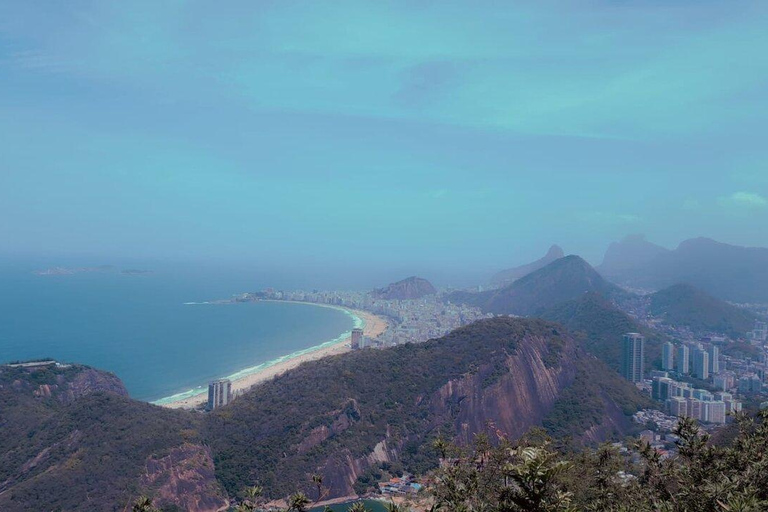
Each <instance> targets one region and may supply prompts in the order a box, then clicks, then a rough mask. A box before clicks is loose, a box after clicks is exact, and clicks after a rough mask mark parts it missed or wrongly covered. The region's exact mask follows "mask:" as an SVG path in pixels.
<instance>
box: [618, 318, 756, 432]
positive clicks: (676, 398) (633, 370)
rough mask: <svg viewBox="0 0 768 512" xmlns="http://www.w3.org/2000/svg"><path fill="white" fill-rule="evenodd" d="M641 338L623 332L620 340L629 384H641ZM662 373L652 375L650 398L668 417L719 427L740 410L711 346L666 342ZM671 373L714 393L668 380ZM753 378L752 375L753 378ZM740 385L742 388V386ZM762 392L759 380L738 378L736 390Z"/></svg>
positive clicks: (623, 368)
mask: <svg viewBox="0 0 768 512" xmlns="http://www.w3.org/2000/svg"><path fill="white" fill-rule="evenodd" d="M644 361H645V338H644V337H643V335H641V334H638V333H627V334H625V335H624V336H623V339H622V361H621V362H622V364H621V371H622V375H623V376H624V378H626V379H627V380H629V381H630V382H635V383H642V382H644V375H645V373H644V370H645V368H644ZM661 365H662V368H663V371H654V372H652V382H651V396H652V397H653V398H654V399H655V400H659V401H660V402H663V403H664V404H665V407H666V410H667V411H668V413H669V414H670V415H671V416H675V417H689V418H695V419H697V420H699V421H701V422H704V423H716V424H723V423H725V422H726V417H727V415H728V414H729V413H733V412H737V411H740V410H741V408H742V404H741V402H740V401H738V400H735V399H734V397H733V394H731V393H729V392H728V390H730V389H731V388H733V386H734V382H733V380H732V379H729V378H732V375H731V374H725V375H719V374H720V349H719V347H718V346H717V345H715V344H709V345H707V346H704V345H703V344H701V343H697V344H681V345H678V346H675V345H674V344H673V343H671V342H667V343H665V344H664V345H663V347H662V358H661ZM672 371H674V372H675V374H676V375H678V376H680V377H685V376H691V377H694V378H696V379H699V380H702V381H709V380H710V376H712V379H711V381H712V383H713V385H714V387H715V388H717V389H718V391H716V392H714V393H713V392H710V391H708V390H706V389H699V388H695V387H693V385H692V384H691V383H690V382H681V381H678V380H674V379H672V378H671V377H670V372H672ZM755 377H756V376H755ZM742 382H743V385H742ZM752 386H754V387H755V389H756V390H759V389H762V381H761V380H760V379H759V378H755V379H753V378H752V377H747V376H744V377H742V378H740V379H739V390H740V391H741V390H742V387H745V388H746V389H747V390H751V389H752Z"/></svg>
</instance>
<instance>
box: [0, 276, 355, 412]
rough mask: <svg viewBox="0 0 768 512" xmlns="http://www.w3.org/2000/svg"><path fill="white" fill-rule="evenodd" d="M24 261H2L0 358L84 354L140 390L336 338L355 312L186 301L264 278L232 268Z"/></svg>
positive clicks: (200, 378)
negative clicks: (54, 265) (58, 269)
mask: <svg viewBox="0 0 768 512" xmlns="http://www.w3.org/2000/svg"><path fill="white" fill-rule="evenodd" d="M29 270H30V268H29V267H21V268H19V267H9V266H5V267H3V266H2V265H0V362H8V361H14V360H23V359H33V358H43V357H52V358H55V359H57V360H60V361H68V362H78V363H84V364H88V365H91V366H94V367H97V368H101V369H104V370H108V371H111V372H114V373H115V374H117V376H118V377H120V378H121V379H122V380H123V382H124V383H125V385H126V387H127V388H128V390H129V392H130V394H131V396H133V397H134V398H137V399H140V400H147V401H155V400H159V399H162V398H164V397H169V396H171V395H176V394H179V393H182V394H189V392H190V390H195V389H197V390H201V388H200V387H201V386H205V385H206V383H207V382H208V381H209V380H211V379H215V378H220V377H227V376H232V375H233V374H237V372H242V371H243V370H247V371H254V370H256V369H258V368H259V367H263V366H267V365H269V364H271V363H274V362H275V361H277V360H281V359H284V358H285V356H286V355H296V354H298V353H302V352H304V351H306V350H307V349H308V348H310V347H316V346H318V345H320V344H323V343H327V342H329V341H331V340H335V339H338V338H339V337H340V336H343V335H345V334H346V333H348V331H349V330H350V329H351V328H352V327H353V326H354V325H355V321H356V320H355V317H353V316H351V315H350V314H348V313H346V312H344V311H342V310H338V309H332V308H324V307H318V306H313V305H304V304H288V303H277V302H259V303H245V304H224V305H215V304H204V305H188V304H184V303H185V302H202V301H208V300H211V299H217V298H222V297H224V298H226V297H229V296H231V295H232V294H235V293H239V292H243V291H249V290H254V289H258V288H260V287H261V286H260V285H258V284H255V283H254V281H253V280H252V279H246V278H245V277H244V276H238V275H232V274H225V273H212V274H210V275H209V274H204V273H199V272H196V271H193V270H191V269H187V270H184V271H180V270H166V271H163V272H156V273H153V274H150V275H142V276H127V275H122V274H120V273H119V272H116V271H110V272H103V273H81V274H75V275H67V276H37V275H33V274H31V272H30V271H29ZM264 282H266V283H268V280H267V279H264ZM358 321H359V320H358Z"/></svg>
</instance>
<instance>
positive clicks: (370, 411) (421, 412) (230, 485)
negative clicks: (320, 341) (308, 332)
mask: <svg viewBox="0 0 768 512" xmlns="http://www.w3.org/2000/svg"><path fill="white" fill-rule="evenodd" d="M532 336H538V337H542V338H545V339H546V340H547V343H548V346H549V347H550V350H551V351H552V352H553V354H557V353H559V350H560V349H561V346H562V339H561V338H562V336H563V335H562V334H561V333H559V332H558V331H557V330H556V329H555V328H554V326H553V324H549V323H547V322H544V321H541V320H519V319H513V318H508V317H500V318H495V319H492V320H487V321H483V322H478V323H475V324H473V325H471V326H468V327H464V328H461V329H457V330H456V331H454V332H452V333H450V334H448V335H447V336H445V337H444V338H441V339H440V340H432V341H428V342H426V343H422V344H415V345H414V344H407V345H403V346H398V347H394V348H392V349H388V350H365V351H360V352H352V353H348V354H345V355H342V356H338V357H331V358H325V359H322V360H320V361H316V362H313V363H311V364H305V365H302V366H301V367H299V368H298V369H296V370H294V371H292V372H290V373H288V374H286V375H284V376H281V377H278V378H276V379H274V380H273V381H271V382H268V383H266V384H264V385H262V386H259V387H258V388H256V389H254V390H252V391H251V392H249V393H248V394H247V395H246V396H244V397H243V398H241V399H239V400H236V401H235V402H234V403H233V404H232V406H231V407H228V408H226V409H223V410H221V411H220V412H215V413H213V414H211V415H210V421H208V422H207V432H206V436H207V438H208V439H209V440H210V443H211V446H212V448H213V450H214V453H215V457H216V458H215V462H216V467H217V472H218V476H219V478H220V480H221V481H222V482H223V484H224V485H225V486H226V488H227V489H228V490H230V492H232V493H237V492H238V491H239V490H240V489H242V488H244V487H245V486H247V485H249V484H251V483H253V482H254V481H258V483H259V484H260V485H263V486H264V487H265V488H267V489H270V492H271V493H274V494H273V495H274V496H277V497H279V496H284V495H285V494H287V493H288V492H290V491H291V490H292V486H293V482H297V481H299V482H300V481H306V474H307V472H308V471H315V470H317V469H318V467H317V466H318V465H319V464H321V463H322V462H323V461H325V460H326V459H327V458H328V457H329V455H332V454H344V453H348V454H349V456H350V457H352V458H359V457H362V456H365V455H367V454H370V453H371V452H373V451H374V448H375V447H376V445H377V444H378V443H379V442H381V441H382V440H383V439H388V443H391V444H392V445H395V446H396V445H402V450H401V453H400V458H401V462H402V464H403V465H404V466H405V467H406V468H407V469H408V470H410V471H411V472H421V471H424V470H426V469H428V468H430V467H433V466H434V464H435V463H436V460H435V458H434V455H433V454H432V453H431V450H429V449H428V448H427V449H425V447H424V440H425V439H428V438H430V436H434V435H435V434H436V433H437V431H438V430H440V429H444V430H447V431H450V432H453V431H454V429H455V426H454V425H453V418H454V417H455V415H456V414H457V413H458V411H459V409H460V407H461V404H460V403H455V404H448V405H447V408H446V409H442V408H440V409H436V408H435V406H434V404H433V403H431V401H430V400H429V398H430V396H431V395H433V394H434V393H435V392H436V391H437V390H438V389H440V388H441V387H442V386H443V385H445V384H446V383H447V382H448V381H449V380H451V379H459V378H461V377H462V376H464V375H466V374H476V375H478V376H479V378H480V380H481V382H484V385H492V384H493V382H494V379H497V378H498V377H499V376H498V374H497V372H498V371H499V365H498V362H499V361H503V360H504V359H505V358H506V357H507V355H510V354H514V353H515V352H516V350H517V349H518V345H519V343H521V342H523V341H524V340H525V339H526V338H528V337H532ZM551 363H552V364H556V363H557V357H556V356H553V360H552V361H551ZM506 371H507V372H508V371H509V370H508V369H506ZM534 399H535V398H534ZM441 407H442V404H441ZM313 436H318V437H319V439H318V442H317V443H312V444H310V445H302V443H303V442H305V441H306V439H307V438H312V437H313ZM287 454H290V456H288V455H287ZM340 464H345V465H346V464H348V461H345V460H343V461H340Z"/></svg>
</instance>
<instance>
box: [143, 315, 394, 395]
mask: <svg viewBox="0 0 768 512" xmlns="http://www.w3.org/2000/svg"><path fill="white" fill-rule="evenodd" d="M311 304H312V305H315V306H324V307H336V306H328V305H325V304H315V303H311ZM338 309H344V310H345V311H347V312H348V313H349V314H351V315H352V316H355V317H357V318H359V319H360V320H362V322H363V333H364V335H365V336H366V337H367V338H372V339H373V338H376V337H378V336H379V335H381V334H382V333H383V332H384V331H386V330H387V327H388V322H387V320H386V319H384V318H382V317H380V316H377V315H374V314H373V313H369V312H367V311H360V310H354V309H348V308H338ZM350 350H351V349H350V346H349V335H347V336H344V337H340V338H339V339H338V340H335V342H334V343H329V344H322V345H319V346H318V347H316V348H310V349H307V350H305V351H302V352H301V353H300V354H297V355H295V356H292V357H289V356H286V358H285V359H283V360H280V361H278V362H275V363H274V364H270V365H269V366H266V367H264V368H261V369H258V370H257V371H254V372H253V373H247V374H246V375H243V376H242V377H238V378H233V379H232V392H233V393H234V394H235V395H237V394H240V393H243V392H244V391H246V390H248V389H250V388H251V387H253V386H255V385H257V384H260V383H262V382H265V381H268V380H270V379H272V378H274V377H275V376H277V375H281V374H283V373H285V372H287V371H288V370H291V369H293V368H296V367H297V366H299V365H300V364H302V363H305V362H307V361H315V360H317V359H321V358H323V357H327V356H331V355H335V354H343V353H344V352H348V351H350ZM207 400H208V395H207V393H206V392H203V393H200V394H196V395H193V396H188V397H183V398H179V399H178V400H173V401H168V402H166V401H158V402H155V403H156V404H157V405H160V406H162V407H168V408H171V409H194V408H196V407H199V406H200V405H203V404H205V403H206V402H207Z"/></svg>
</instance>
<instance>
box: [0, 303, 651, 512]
mask: <svg viewBox="0 0 768 512" xmlns="http://www.w3.org/2000/svg"><path fill="white" fill-rule="evenodd" d="M83 375H89V376H90V377H88V378H87V379H86V381H87V382H86V381H84V380H83ZM84 382H85V384H87V385H84V386H83V385H82V384H83V383H84ZM75 383H79V384H78V385H77V386H75ZM89 383H90V384H89ZM100 386H103V388H100ZM75 388H76V389H78V390H79V392H75ZM123 394H124V389H123V388H122V386H121V385H120V384H119V381H117V379H115V378H114V376H109V375H108V374H104V373H103V372H97V371H96V370H92V369H89V368H86V367H80V366H73V367H69V368H63V367H55V366H51V367H47V368H46V369H44V370H38V371H36V370H29V369H17V368H11V367H7V366H6V367H0V404H2V408H1V409H0V411H1V412H0V449H1V450H2V454H3V455H2V459H0V510H57V509H60V510H122V509H123V508H124V507H125V506H126V505H127V504H128V503H129V501H130V499H131V498H132V497H135V496H138V495H139V494H147V495H149V496H151V497H152V498H153V499H154V500H155V503H156V504H157V505H158V506H161V507H162V508H163V509H164V510H191V511H203V510H216V509H217V508H220V507H222V506H225V505H226V503H227V498H228V497H239V496H242V494H241V493H242V492H243V490H244V489H245V488H246V487H247V486H250V485H254V484H258V485H261V486H263V488H264V489H265V491H266V494H267V497H269V498H282V497H285V496H287V495H288V494H290V493H292V492H294V491H296V490H297V489H298V490H302V491H304V492H305V493H307V494H310V495H311V494H313V492H314V493H315V494H316V491H313V489H314V486H313V484H312V483H311V478H310V477H311V475H313V474H319V475H321V476H322V478H323V482H324V486H325V487H326V488H327V493H328V494H327V495H328V496H343V495H349V494H350V493H352V492H362V491H365V490H366V489H369V488H371V487H375V485H376V481H377V480H376V479H377V478H380V477H382V476H383V475H386V474H390V475H391V474H398V473H399V472H401V471H403V470H408V471H410V472H413V473H417V474H422V473H424V472H425V471H428V470H430V469H431V468H434V467H436V465H437V462H438V460H437V456H436V454H435V452H434V451H433V450H432V449H431V448H430V443H431V441H432V440H433V439H435V438H436V437H438V436H443V437H447V438H449V439H452V440H454V441H455V442H457V443H460V444H465V443H468V442H471V441H472V439H473V437H474V434H475V433H477V432H481V431H484V430H485V429H486V428H487V425H488V424H493V425H495V427H496V428H498V429H499V431H503V432H504V433H505V434H506V435H508V436H509V437H510V438H517V437H519V436H521V435H523V434H524V433H525V432H527V431H528V430H529V429H530V428H531V427H535V426H537V425H544V426H545V427H546V428H547V429H548V431H549V432H551V433H552V434H554V435H558V436H561V435H562V436H566V435H567V436H572V437H573V438H574V440H575V441H576V442H584V443H593V442H596V441H599V440H601V439H605V438H609V437H621V436H623V435H625V434H626V433H627V432H628V430H627V429H628V428H630V425H629V421H628V416H627V414H629V413H632V412H634V411H635V410H636V409H637V408H638V407H644V406H645V405H646V401H645V399H644V398H643V397H642V396H640V395H639V394H638V392H637V390H636V389H635V388H634V386H632V385H630V384H628V383H626V382H624V381H623V380H622V379H620V378H618V376H616V374H615V373H614V372H612V371H610V370H609V369H608V368H606V367H605V366H604V365H603V364H602V363H601V362H600V361H598V360H597V359H595V358H593V357H591V356H589V355H587V354H585V353H584V352H583V351H582V350H581V348H580V347H579V346H578V344H577V343H576V342H575V341H574V339H573V338H572V336H571V335H570V334H568V332H567V331H566V330H564V329H563V328H562V327H561V326H559V325H556V324H553V323H549V322H546V321H543V320H535V319H530V320H528V319H515V318H510V317H500V318H494V319H489V320H485V321H481V322H477V323H475V324H472V325H470V326H467V327H464V328H461V329H458V330H456V331H454V332H452V333H450V334H449V335H447V336H445V337H444V338H441V339H438V340H431V341H429V342H426V343H423V344H417V345H403V346H399V347H394V348H392V349H386V350H364V351H358V352H351V353H347V354H343V355H340V356H335V357H330V358H326V359H322V360H318V361H314V362H310V363H306V364H304V365H302V366H301V367H299V368H297V369H295V370H293V371H291V372H288V373H286V374H285V375H283V376H281V377H278V378H276V379H274V380H272V381H270V382H267V383H265V384H264V385H262V386H259V387H257V388H255V389H253V390H251V391H250V392H248V393H246V394H245V395H243V396H241V397H239V398H238V399H237V400H235V401H234V402H233V403H232V404H231V405H230V406H227V407H224V408H222V409H220V410H217V411H215V412H213V413H210V414H206V415H202V414H199V413H194V412H186V411H173V410H167V409H163V408H159V407H156V406H152V405H149V404H145V403H141V402H137V401H134V400H131V399H129V398H127V397H125V396H123ZM214 472H215V473H214Z"/></svg>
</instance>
